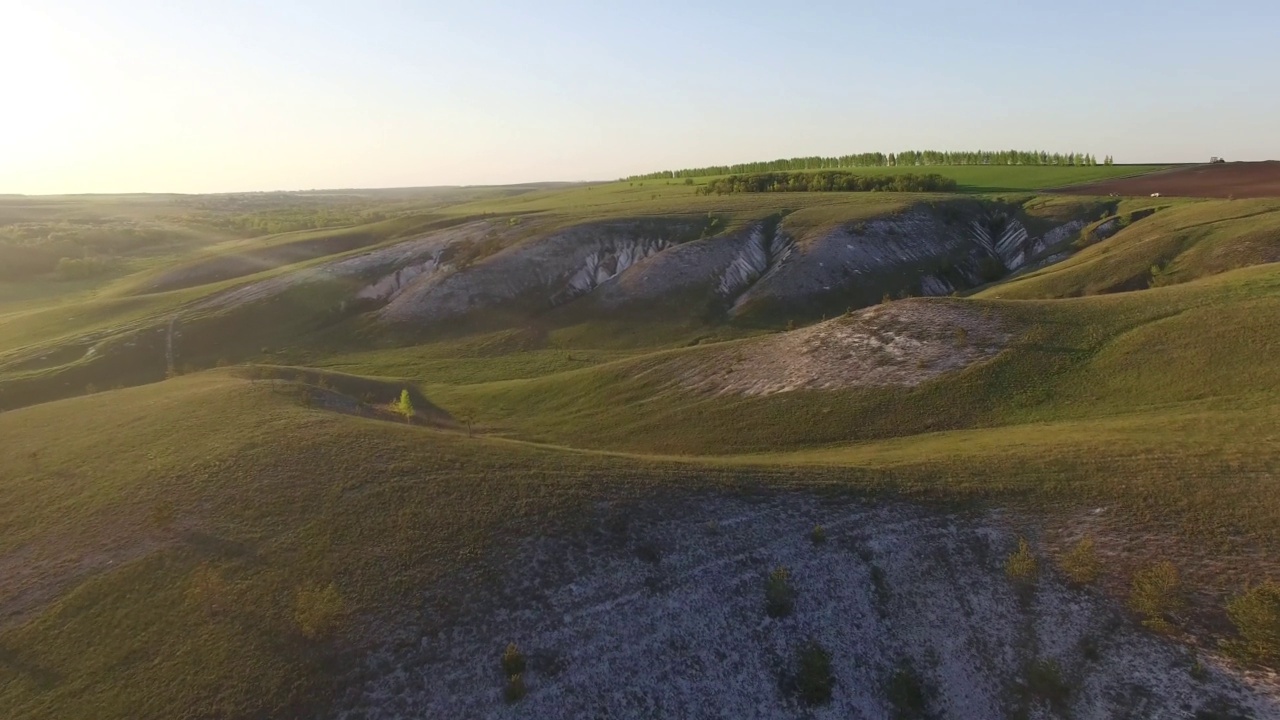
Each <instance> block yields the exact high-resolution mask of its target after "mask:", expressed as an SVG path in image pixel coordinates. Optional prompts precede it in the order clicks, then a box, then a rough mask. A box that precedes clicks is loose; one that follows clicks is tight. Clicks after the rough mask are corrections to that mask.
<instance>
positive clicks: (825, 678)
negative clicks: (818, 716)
mask: <svg viewBox="0 0 1280 720" xmlns="http://www.w3.org/2000/svg"><path fill="white" fill-rule="evenodd" d="M796 660H797V662H796V665H797V668H796V678H795V682H796V693H797V694H798V695H799V696H800V700H801V702H803V703H805V704H806V705H825V704H826V703H828V702H830V701H831V688H832V686H834V685H835V678H834V677H832V675H831V653H828V652H827V650H826V648H824V647H822V646H821V645H819V644H818V642H817V641H816V640H810V641H809V642H807V643H805V644H804V645H803V646H801V648H800V652H799V655H798V656H797V658H796Z"/></svg>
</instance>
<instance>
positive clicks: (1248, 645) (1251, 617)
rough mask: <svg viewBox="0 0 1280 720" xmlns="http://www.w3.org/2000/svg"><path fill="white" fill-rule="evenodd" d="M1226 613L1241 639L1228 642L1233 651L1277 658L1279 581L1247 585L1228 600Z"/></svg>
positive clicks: (1258, 658) (1249, 657)
mask: <svg viewBox="0 0 1280 720" xmlns="http://www.w3.org/2000/svg"><path fill="white" fill-rule="evenodd" d="M1227 617H1229V618H1231V622H1232V624H1234V625H1235V626H1236V632H1238V633H1239V634H1240V639H1239V640H1236V641H1234V642H1232V643H1230V644H1229V645H1228V648H1229V649H1230V650H1231V652H1232V654H1233V655H1236V656H1238V657H1241V658H1242V659H1245V660H1250V661H1255V662H1265V663H1272V662H1280V583H1276V582H1270V581H1268V582H1265V583H1262V584H1261V585H1255V586H1253V587H1251V588H1248V589H1247V590H1245V591H1244V593H1242V594H1241V595H1240V596H1238V597H1236V598H1233V599H1232V600H1231V601H1230V602H1229V603H1227Z"/></svg>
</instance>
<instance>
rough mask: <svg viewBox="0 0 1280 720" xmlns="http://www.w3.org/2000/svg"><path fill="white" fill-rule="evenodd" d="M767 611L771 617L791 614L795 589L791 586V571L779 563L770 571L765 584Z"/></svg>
mask: <svg viewBox="0 0 1280 720" xmlns="http://www.w3.org/2000/svg"><path fill="white" fill-rule="evenodd" d="M764 602H765V611H766V612H768V613H769V617H774V618H778V617H786V616H787V615H790V614H791V607H792V604H793V603H794V602H795V591H794V590H793V589H792V587H791V572H790V571H789V570H787V569H786V568H785V567H782V566H781V565H779V566H778V567H776V568H774V569H773V572H771V573H769V577H768V579H766V580H765V585H764Z"/></svg>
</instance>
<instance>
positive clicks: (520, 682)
mask: <svg viewBox="0 0 1280 720" xmlns="http://www.w3.org/2000/svg"><path fill="white" fill-rule="evenodd" d="M528 693H529V689H528V688H526V687H525V685H524V675H521V674H519V673H517V674H515V675H509V676H507V690H506V693H505V695H506V698H507V702H509V703H516V702H520V699H521V698H523V697H524V696H525V695H527V694H528Z"/></svg>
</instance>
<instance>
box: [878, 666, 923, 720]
mask: <svg viewBox="0 0 1280 720" xmlns="http://www.w3.org/2000/svg"><path fill="white" fill-rule="evenodd" d="M886 694H887V695H888V697H889V705H890V706H891V707H892V708H893V713H892V715H891V716H890V717H892V718H893V720H924V718H927V717H928V716H929V715H928V712H929V698H928V695H927V694H926V691H925V687H924V681H922V680H921V679H920V674H919V673H917V672H916V669H915V668H914V667H912V666H911V664H910V663H905V662H904V663H902V664H901V665H899V666H898V669H897V670H896V671H894V673H893V675H892V676H891V677H890V678H889V687H888V690H887V693H886Z"/></svg>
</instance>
